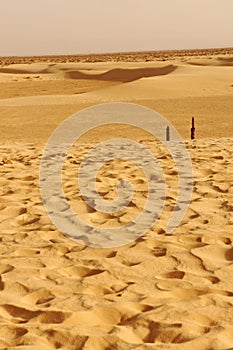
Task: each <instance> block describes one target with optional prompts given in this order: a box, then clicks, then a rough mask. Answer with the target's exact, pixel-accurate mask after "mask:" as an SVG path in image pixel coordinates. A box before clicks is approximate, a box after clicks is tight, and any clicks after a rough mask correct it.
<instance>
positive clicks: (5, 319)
mask: <svg viewBox="0 0 233 350" xmlns="http://www.w3.org/2000/svg"><path fill="white" fill-rule="evenodd" d="M147 55H149V53H148V54H147ZM151 55H152V54H151ZM152 56H153V55H152ZM166 56H167V57H166V61H165V62H164V61H161V59H160V58H157V59H153V60H152V61H151V62H150V60H149V61H148V62H145V61H147V60H146V59H145V57H144V56H140V54H138V55H136V54H135V57H136V59H134V61H133V60H132V57H131V56H130V57H131V60H130V62H128V60H129V55H127V54H126V55H125V56H124V55H121V56H119V57H120V58H119V57H118V60H117V59H116V57H115V56H113V58H112V61H111V60H110V58H108V59H106V58H105V57H103V60H102V62H94V61H95V60H94V58H92V59H91V57H90V62H86V61H85V60H84V61H83V62H82V61H81V62H78V63H77V62H61V61H60V62H56V61H55V60H54V61H51V62H47V61H46V60H44V59H43V58H41V62H38V60H39V59H34V61H33V62H27V60H26V58H25V62H15V63H14V64H10V65H7V64H6V63H7V60H5V63H4V62H3V63H4V64H2V67H0V138H1V145H0V184H1V186H0V349H35V350H38V349H48V350H49V349H68V350H79V349H80V350H81V349H83V350H92V349H95V350H131V349H132V350H143V349H165V350H170V349H171V350H180V349H181V350H183V349H184V350H190V349H194V350H210V349H211V350H212V349H213V350H230V349H232V348H233V230H232V227H233V215H232V212H233V200H232V198H233V178H232V173H233V164H232V154H233V56H232V54H229V53H227V54H226V53H222V54H219V53H218V55H217V54H216V55H215V54H213V52H208V51H206V52H204V51H203V52H202V54H200V55H199V56H198V55H193V56H190V55H189V54H188V53H186V56H185V55H183V54H182V55H181V56H182V57H179V56H178V54H177V55H174V54H173V55H171V56H170V57H169V53H166ZM124 57H125V58H124ZM97 61H98V60H97ZM10 63H12V62H10ZM103 102H133V103H138V104H141V105H144V106H147V107H150V108H152V109H154V110H156V111H157V112H159V113H161V114H162V115H163V116H164V117H166V118H167V119H168V120H169V121H170V122H171V123H172V124H173V125H174V126H175V127H176V128H177V130H178V131H179V133H180V134H181V136H182V137H183V138H184V140H185V144H186V146H187V149H188V150H189V152H190V156H191V159H192V164H193V195H192V199H191V203H190V206H189V208H188V210H187V213H186V215H185V217H184V219H183V220H182V222H181V224H180V226H179V227H177V228H176V229H175V230H174V231H173V232H172V234H169V235H168V234H166V233H165V230H166V224H167V221H168V219H169V217H170V215H171V211H172V210H173V208H174V205H175V203H176V198H177V197H176V196H177V179H178V177H177V171H176V168H175V164H174V162H173V160H172V159H171V157H170V156H169V154H168V152H167V150H166V149H165V148H164V147H161V146H158V145H157V142H156V141H155V140H154V139H153V137H152V136H151V135H149V134H147V133H146V132H144V131H142V130H138V129H136V128H130V127H127V126H124V125H122V126H119V128H117V129H116V127H115V126H113V125H110V126H108V127H106V128H99V129H95V130H92V131H90V132H89V133H88V134H87V135H84V136H83V137H82V138H81V139H80V140H79V142H78V143H77V144H76V145H75V146H74V147H73V148H72V149H71V150H70V151H69V153H68V155H67V157H66V160H65V163H64V167H63V174H62V178H63V190H64V193H65V195H66V198H67V200H68V201H69V204H70V206H71V207H72V209H73V210H74V211H75V212H76V213H77V215H78V216H79V217H80V218H82V220H85V221H86V222H87V223H89V224H92V225H95V226H97V227H105V228H106V229H108V228H110V227H119V226H122V225H125V224H126V223H128V222H130V221H132V220H133V219H135V218H136V217H137V216H138V215H139V214H140V212H141V210H142V209H143V207H144V205H145V199H146V191H147V183H146V180H145V176H144V174H143V172H142V171H141V170H140V169H139V168H138V167H137V166H136V165H135V164H132V163H130V162H125V161H122V160H120V159H116V160H114V161H112V162H108V163H107V164H105V165H104V166H103V167H102V168H101V169H100V172H99V174H98V182H97V190H98V191H99V193H100V195H101V196H102V197H103V198H104V199H105V200H112V199H114V198H115V197H116V183H117V181H118V180H119V178H120V175H121V174H124V177H126V178H127V179H128V180H129V181H130V182H131V183H132V185H133V188H134V197H133V199H132V201H131V202H130V204H129V206H128V207H126V208H125V210H124V211H121V212H118V213H101V212H98V211H95V210H93V208H91V207H89V206H88V205H87V204H86V203H85V202H84V201H83V198H82V196H81V195H80V193H79V188H78V186H77V181H76V177H77V169H78V168H79V166H80V163H81V161H82V160H83V158H84V157H85V155H86V154H87V152H88V151H89V150H90V149H92V148H93V147H95V145H96V144H97V143H98V142H100V141H103V140H107V139H111V138H112V137H115V136H117V137H119V136H121V137H122V136H123V137H125V136H127V137H128V138H132V139H133V140H135V141H139V142H140V143H141V144H142V145H144V146H145V147H147V148H148V149H150V150H151V152H153V153H154V154H155V155H156V157H157V158H158V160H159V162H160V163H161V165H162V166H163V169H164V174H165V179H166V183H167V186H168V189H167V198H166V203H165V206H164V209H163V212H162V215H161V217H160V219H159V220H158V222H157V223H156V224H155V225H154V226H153V227H152V228H151V229H150V230H149V231H148V233H147V234H146V235H144V236H142V237H140V238H139V239H138V240H137V241H134V242H132V243H130V244H127V245H124V246H122V247H118V248H108V249H103V248H98V249H97V248H91V247H89V246H85V245H81V244H78V243H77V242H75V241H74V240H71V239H70V238H69V237H66V236H65V235H63V234H62V233H61V232H59V231H58V229H57V228H56V227H55V226H54V225H53V223H52V222H51V220H50V218H49V217H48V215H47V213H46V211H45V208H44V206H43V203H42V199H41V196H40V188H39V167H40V160H41V156H42V152H43V147H44V145H45V143H46V141H47V139H48V137H49V136H50V134H51V133H52V131H53V130H54V129H55V128H56V127H57V126H58V125H59V124H60V123H61V122H62V121H63V120H65V119H66V118H67V117H68V116H70V115H72V114H73V113H75V112H77V111H78V110H81V109H83V108H85V107H88V106H92V105H94V104H97V103H103ZM192 116H195V121H196V140H193V141H190V140H189V138H190V122H191V117H192Z"/></svg>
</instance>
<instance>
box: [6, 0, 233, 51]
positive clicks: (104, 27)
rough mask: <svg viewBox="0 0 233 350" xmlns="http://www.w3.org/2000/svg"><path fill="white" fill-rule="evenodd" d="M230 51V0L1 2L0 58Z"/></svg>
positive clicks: (232, 17) (232, 6) (232, 4)
mask: <svg viewBox="0 0 233 350" xmlns="http://www.w3.org/2000/svg"><path fill="white" fill-rule="evenodd" d="M212 47H214V48H215V47H233V0H40V1H37V0H0V56H14V55H15V56H26V55H59V54H67V55H68V54H82V53H83V54H89V53H106V52H107V53H110V52H125V51H155V50H167V49H168V50H172V49H192V48H193V49H196V48H212Z"/></svg>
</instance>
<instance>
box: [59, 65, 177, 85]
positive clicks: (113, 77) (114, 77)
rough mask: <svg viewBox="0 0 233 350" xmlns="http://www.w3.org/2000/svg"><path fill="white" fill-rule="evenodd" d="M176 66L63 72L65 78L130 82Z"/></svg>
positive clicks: (169, 70) (160, 73) (170, 69)
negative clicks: (99, 71) (96, 72)
mask: <svg viewBox="0 0 233 350" xmlns="http://www.w3.org/2000/svg"><path fill="white" fill-rule="evenodd" d="M176 68H177V67H176V66H174V65H168V66H165V67H155V68H153V67H152V68H136V69H120V68H117V69H112V70H110V71H107V72H105V73H102V74H85V73H82V72H79V71H69V72H67V73H65V78H66V79H91V80H97V79H99V80H106V81H120V82H123V83H125V82H130V81H134V80H137V79H140V78H148V77H155V76H159V75H166V74H169V73H171V72H174V70H176Z"/></svg>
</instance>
